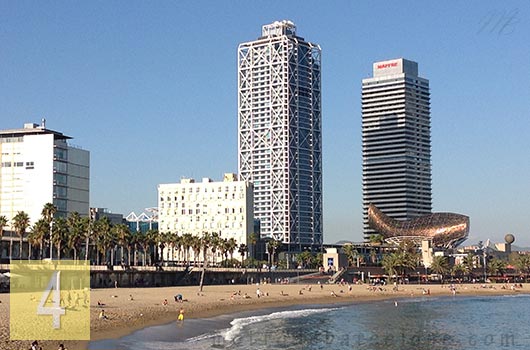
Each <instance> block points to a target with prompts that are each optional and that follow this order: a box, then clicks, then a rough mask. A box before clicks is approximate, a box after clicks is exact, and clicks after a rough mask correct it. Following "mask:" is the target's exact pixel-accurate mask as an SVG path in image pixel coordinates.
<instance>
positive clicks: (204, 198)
mask: <svg viewBox="0 0 530 350" xmlns="http://www.w3.org/2000/svg"><path fill="white" fill-rule="evenodd" d="M244 198H245V194H244V193H241V194H239V196H237V197H236V194H235V193H232V195H231V196H228V193H225V195H224V198H223V196H221V195H220V194H219V195H217V197H214V195H211V194H210V196H209V197H207V196H196V195H195V196H192V195H188V196H187V198H185V196H180V200H181V201H188V202H191V201H197V200H215V199H217V200H223V199H244ZM172 200H174V201H175V202H177V201H179V199H178V197H177V196H175V197H173V198H171V197H169V196H167V197H166V198H164V197H160V202H164V201H167V202H171V201H172ZM181 204H182V207H184V206H185V202H181ZM169 207H171V203H169Z"/></svg>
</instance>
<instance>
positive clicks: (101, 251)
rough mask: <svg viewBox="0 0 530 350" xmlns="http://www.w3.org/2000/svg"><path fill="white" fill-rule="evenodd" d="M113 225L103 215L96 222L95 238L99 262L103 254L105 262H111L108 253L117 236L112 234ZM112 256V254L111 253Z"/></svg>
mask: <svg viewBox="0 0 530 350" xmlns="http://www.w3.org/2000/svg"><path fill="white" fill-rule="evenodd" d="M111 228H112V225H111V223H110V220H109V218H108V217H106V216H105V217H103V218H101V219H99V220H96V221H95V222H94V238H95V243H96V249H97V253H98V254H97V257H96V260H97V264H98V265H99V264H100V261H101V260H100V256H103V260H105V263H110V262H109V261H108V260H107V255H108V252H109V250H110V248H111V247H113V246H114V244H115V243H114V242H115V237H114V236H113V235H112V232H111V231H112V230H111ZM111 256H112V255H111Z"/></svg>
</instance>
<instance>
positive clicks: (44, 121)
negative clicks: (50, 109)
mask: <svg viewBox="0 0 530 350" xmlns="http://www.w3.org/2000/svg"><path fill="white" fill-rule="evenodd" d="M40 126H41V128H43V129H46V118H42V120H41V124H40Z"/></svg>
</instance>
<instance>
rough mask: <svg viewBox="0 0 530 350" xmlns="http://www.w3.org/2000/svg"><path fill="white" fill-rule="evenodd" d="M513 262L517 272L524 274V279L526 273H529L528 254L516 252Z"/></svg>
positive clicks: (529, 258)
mask: <svg viewBox="0 0 530 350" xmlns="http://www.w3.org/2000/svg"><path fill="white" fill-rule="evenodd" d="M513 264H514V265H515V268H516V269H517V270H518V271H519V273H521V274H523V275H524V276H525V281H526V280H527V279H528V274H529V273H530V255H528V254H517V256H516V257H515V259H514V261H513Z"/></svg>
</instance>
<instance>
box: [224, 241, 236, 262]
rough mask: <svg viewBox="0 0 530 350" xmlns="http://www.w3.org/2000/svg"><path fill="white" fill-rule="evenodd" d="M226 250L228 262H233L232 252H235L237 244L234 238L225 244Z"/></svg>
mask: <svg viewBox="0 0 530 350" xmlns="http://www.w3.org/2000/svg"><path fill="white" fill-rule="evenodd" d="M226 248H227V250H228V254H230V260H231V261H232V262H233V261H234V252H235V250H236V249H237V242H236V240H235V238H233V237H232V238H230V239H229V240H228V242H227V247H226Z"/></svg>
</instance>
